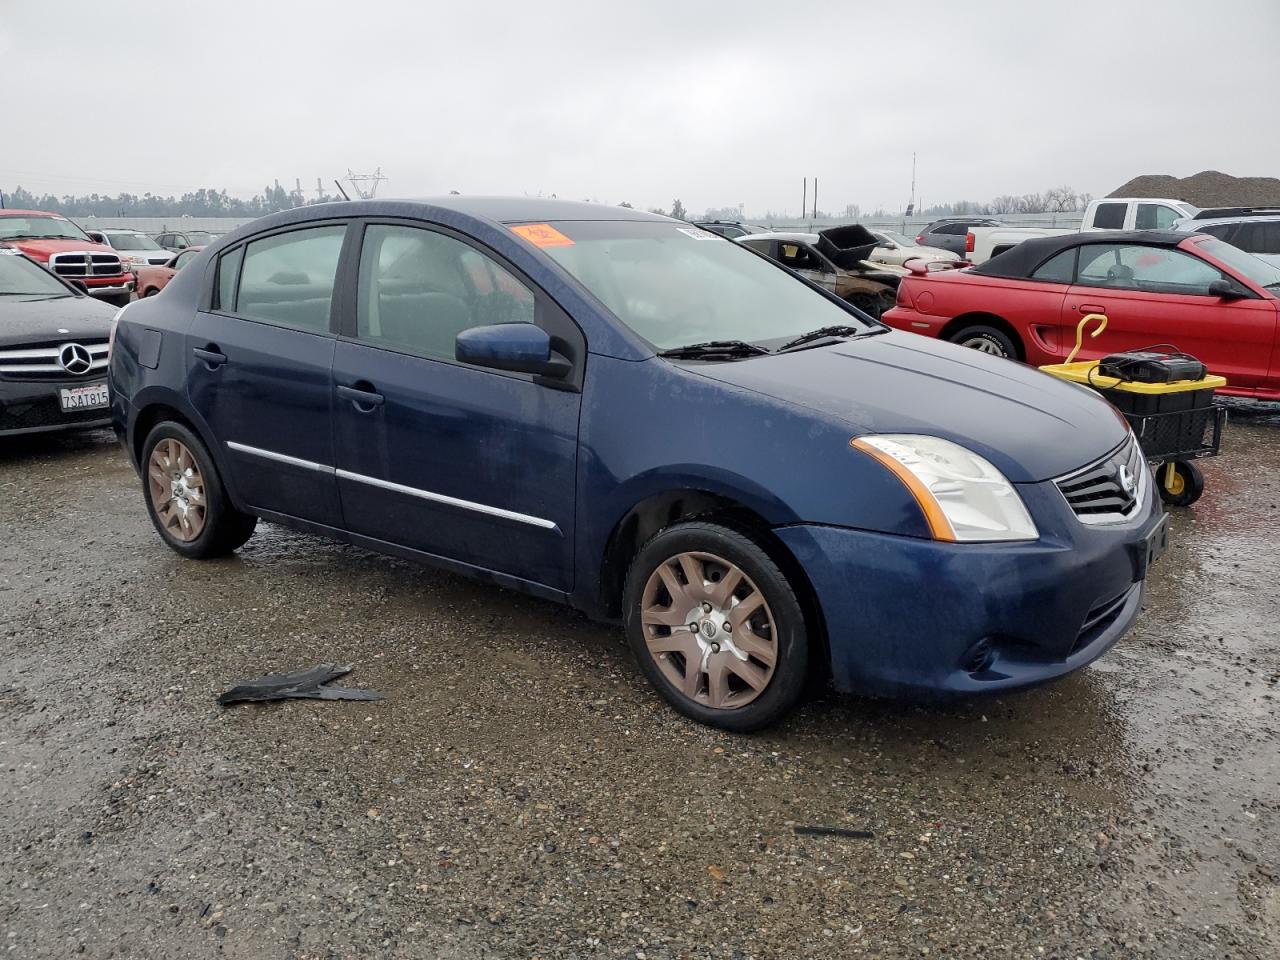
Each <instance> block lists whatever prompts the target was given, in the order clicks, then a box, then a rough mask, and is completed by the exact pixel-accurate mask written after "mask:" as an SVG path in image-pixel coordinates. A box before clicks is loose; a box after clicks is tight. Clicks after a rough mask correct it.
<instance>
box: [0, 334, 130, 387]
mask: <svg viewBox="0 0 1280 960" xmlns="http://www.w3.org/2000/svg"><path fill="white" fill-rule="evenodd" d="M72 344H76V345H78V346H81V347H84V349H85V350H86V351H88V353H89V367H88V369H87V370H80V369H79V367H80V366H82V365H83V364H79V363H75V362H74V361H73V363H72V369H74V370H76V371H77V372H74V373H73V372H72V371H71V370H69V369H68V368H67V367H66V366H65V365H63V363H62V360H61V358H62V357H63V355H64V352H65V349H66V348H67V347H69V346H71V345H72ZM77 353H78V351H77ZM106 368H107V341H105V340H90V341H64V342H62V343H56V344H48V345H46V346H42V347H18V348H14V349H12V350H0V379H3V378H5V377H8V378H11V379H17V380H68V379H73V378H77V379H78V378H88V377H92V376H94V375H95V374H101V373H102V371H103V370H105V369H106Z"/></svg>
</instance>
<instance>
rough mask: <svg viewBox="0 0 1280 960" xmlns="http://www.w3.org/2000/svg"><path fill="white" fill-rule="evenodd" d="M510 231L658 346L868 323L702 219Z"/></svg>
mask: <svg viewBox="0 0 1280 960" xmlns="http://www.w3.org/2000/svg"><path fill="white" fill-rule="evenodd" d="M512 229H513V230H514V231H515V232H517V233H519V234H520V235H521V236H524V237H525V238H526V239H528V240H529V241H530V242H532V243H533V244H534V245H535V246H540V247H542V248H543V249H544V250H545V252H546V253H547V254H548V255H549V256H551V258H552V259H554V260H555V261H556V262H557V263H559V264H560V265H561V266H563V267H564V268H565V269H566V270H568V271H569V273H571V274H573V276H574V277H576V278H577V279H578V280H579V281H580V282H581V283H582V285H583V286H585V287H586V288H587V289H588V290H590V291H591V292H592V293H593V294H595V296H596V297H597V298H598V299H599V300H600V301H601V302H602V303H604V305H605V306H607V307H608V308H609V309H610V310H612V311H613V312H614V314H616V315H617V317H618V319H619V320H621V321H622V322H623V323H625V324H626V325H627V326H628V327H630V328H631V329H632V330H634V331H635V332H636V333H637V334H639V335H640V336H641V337H643V338H644V339H645V340H647V341H648V342H649V343H651V344H653V345H654V347H656V348H657V349H659V350H669V349H671V348H673V347H679V346H686V345H688V344H696V343H705V342H708V341H724V340H741V341H746V342H748V343H760V342H768V341H774V340H778V341H783V340H789V339H791V338H793V337H796V336H799V335H800V334H802V333H805V332H807V331H810V330H814V329H816V328H819V327H825V326H834V325H855V326H866V324H865V323H863V321H861V320H859V319H858V317H857V315H856V314H853V313H852V312H849V311H846V310H844V309H842V308H841V307H840V305H839V304H837V303H833V302H832V301H830V300H828V299H827V298H826V297H824V296H823V295H822V294H820V293H818V292H817V291H815V290H813V289H812V288H810V287H809V286H808V285H806V284H805V283H804V282H803V281H802V280H799V279H797V278H796V277H795V276H793V275H792V274H790V273H789V272H787V271H786V270H785V269H782V268H781V267H779V266H777V265H776V264H774V263H773V262H772V261H770V260H768V259H766V258H764V257H762V256H759V255H757V254H754V253H752V252H751V251H750V250H747V249H745V248H744V247H743V246H742V245H741V244H738V243H734V242H732V241H725V240H723V239H721V238H720V237H717V236H715V235H714V234H711V233H708V232H706V231H705V230H702V229H700V228H698V227H694V226H687V225H685V226H682V225H680V224H676V223H662V222H644V221H639V222H637V221H601V220H580V221H572V222H570V221H559V222H556V223H554V224H529V225H522V226H516V227H513V228H512ZM867 329H873V328H872V327H869V326H868V327H867Z"/></svg>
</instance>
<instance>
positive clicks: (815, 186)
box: [813, 177, 818, 220]
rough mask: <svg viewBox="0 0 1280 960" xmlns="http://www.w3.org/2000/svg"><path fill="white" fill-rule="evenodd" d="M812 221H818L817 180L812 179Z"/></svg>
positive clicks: (815, 178)
mask: <svg viewBox="0 0 1280 960" xmlns="http://www.w3.org/2000/svg"><path fill="white" fill-rule="evenodd" d="M813 219H815V220H817V219H818V178H817V177H814V178H813Z"/></svg>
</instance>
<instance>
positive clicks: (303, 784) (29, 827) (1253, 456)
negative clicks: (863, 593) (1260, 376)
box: [0, 411, 1280, 960]
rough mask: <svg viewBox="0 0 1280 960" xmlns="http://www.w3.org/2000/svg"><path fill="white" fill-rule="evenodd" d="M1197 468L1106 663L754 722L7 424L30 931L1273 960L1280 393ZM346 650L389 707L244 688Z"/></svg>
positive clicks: (668, 953)
mask: <svg viewBox="0 0 1280 960" xmlns="http://www.w3.org/2000/svg"><path fill="white" fill-rule="evenodd" d="M1205 472H1206V475H1207V477H1208V493H1207V494H1206V496H1205V498H1204V500H1202V501H1201V502H1200V504H1198V505H1197V506H1196V507H1195V508H1193V509H1191V510H1186V511H1181V512H1179V513H1178V514H1177V515H1176V516H1175V517H1174V518H1173V538H1174V542H1173V546H1172V547H1171V550H1170V553H1169V554H1168V555H1167V556H1166V558H1165V559H1164V560H1163V562H1161V563H1160V564H1159V565H1158V566H1157V567H1156V568H1155V570H1154V572H1153V579H1152V583H1151V590H1150V592H1149V594H1148V605H1147V609H1146V611H1145V612H1144V614H1143V616H1142V618H1141V619H1140V621H1139V623H1138V626H1137V628H1136V629H1135V631H1134V632H1133V633H1132V635H1131V636H1129V637H1128V638H1127V639H1126V640H1125V641H1123V642H1122V644H1121V645H1120V646H1119V647H1117V648H1116V649H1115V650H1114V651H1112V652H1111V653H1110V654H1109V655H1108V656H1107V657H1105V658H1104V659H1103V660H1102V661H1100V662H1099V663H1097V664H1095V665H1094V666H1093V667H1091V668H1089V669H1087V670H1084V671H1081V672H1079V673H1077V674H1075V675H1073V676H1071V677H1069V678H1066V679H1065V680H1063V681H1061V682H1059V683H1057V684H1055V685H1053V686H1050V687H1047V688H1045V689H1041V690H1036V691H1032V692H1029V693H1025V694H1019V695H1015V696H1009V697H1005V698H1002V699H997V700H982V701H977V702H970V703H964V704H959V705H951V706H947V707H920V706H911V705H903V704H892V703H884V702H877V701H869V700H856V699H850V698H844V697H838V696H835V695H828V696H824V697H821V698H819V699H816V700H813V701H811V702H809V703H808V704H806V705H805V706H804V707H803V708H802V709H801V710H800V711H799V712H798V713H797V714H796V715H795V716H794V717H793V718H792V719H791V720H790V721H788V722H787V723H786V724H784V725H783V726H782V727H781V728H779V729H776V730H773V731H769V732H767V733H765V734H760V735H756V736H752V737H735V736H729V735H725V734H721V733H717V732H715V731H712V730H708V729H705V728H702V727H698V726H696V725H693V724H691V723H689V722H687V721H685V720H683V719H681V718H680V717H678V716H677V715H675V714H673V713H672V712H671V711H670V710H668V709H666V708H665V707H664V706H662V704H661V703H660V702H659V700H658V699H657V697H656V696H654V695H653V694H651V693H650V692H649V690H648V689H647V688H646V686H645V683H644V682H643V680H642V678H641V676H640V674H639V672H638V670H637V669H636V668H635V667H634V666H633V664H632V662H631V661H630V659H629V657H628V654H627V651H626V648H625V645H624V643H623V640H622V637H621V634H620V633H619V632H618V631H617V630H615V629H612V628H606V627H602V626H599V625H596V624H592V623H590V622H587V621H586V620H584V619H582V618H581V617H579V616H578V615H576V614H574V613H572V612H570V611H567V610H565V609H562V608H559V607H556V606H553V605H550V604H547V603H543V602H540V601H537V600H533V599H529V598H526V597H522V596H518V595H515V594H512V593H507V592H504V591H501V590H498V589H495V588H492V587H486V586H482V585H478V584H474V583H471V582H468V581H465V580H462V579H458V578H455V577H452V576H448V575H443V574H439V573H436V572H433V571H430V570H426V569H423V568H419V567H415V566H412V565H409V564H406V563H402V562H399V561H396V560H389V559H386V558H383V557H379V556H374V555H372V554H369V553H366V552H364V551H361V550H357V549H354V548H350V547H345V546H340V545H335V544H332V543H328V542H325V541H321V540H317V539H314V538H311V537H307V536H302V535H299V534H295V533H292V532H289V531H286V530H283V529H280V528H277V527H270V526H263V527H260V528H259V532H258V534H257V535H256V536H255V537H254V539H253V540H251V541H250V542H249V544H248V545H247V546H246V547H245V548H244V549H243V550H241V551H240V552H239V553H238V554H237V555H235V556H234V557H231V558H228V559H225V560H220V561H216V562H208V563H198V562H192V561H184V560H182V559H181V558H179V557H178V556H177V555H175V554H173V553H171V552H170V551H169V550H167V549H165V548H164V547H163V546H162V545H161V543H160V541H159V539H158V538H157V537H156V535H155V534H154V532H153V531H152V530H151V528H150V527H149V525H148V522H147V519H146V515H145V513H144V510H143V507H142V501H141V494H140V484H139V483H138V481H137V480H136V479H135V477H134V475H133V473H132V471H131V469H130V468H129V466H128V463H127V462H126V459H125V457H124V455H123V454H122V453H121V452H120V451H119V450H118V448H117V447H115V445H114V444H113V442H112V440H111V438H110V437H109V436H107V435H104V434H101V433H98V434H86V435H82V436H79V437H68V438H60V439H45V440H40V441H30V442H23V443H20V444H15V443H13V442H12V441H9V442H7V443H6V446H5V447H3V448H0V654H2V655H3V665H4V666H3V672H2V673H0V771H3V775H0V803H2V804H3V811H4V816H3V818H0V951H7V954H6V955H8V956H14V957H66V956H70V955H83V956H89V957H128V958H142V957H145V958H199V957H212V956H224V957H246V958H247V957H287V958H297V960H302V958H331V957H335V958H336V957H365V956H371V957H397V958H399V957H409V958H413V957H430V958H436V957H459V958H473V957H474V958H479V957H489V958H506V957H542V958H553V957H556V958H587V957H633V958H654V960H657V958H675V957H699V958H703V957H705V958H711V957H714V958H721V957H724V958H772V957H788V958H790V957H822V958H824V960H829V958H832V957H859V956H866V957H925V956H928V957H969V956H984V957H1033V958H1040V957H1048V958H1054V957H1058V958H1067V960H1071V958H1076V957H1088V958H1097V957H1126V958H1128V957H1153V958H1155V957H1158V958H1177V960H1194V958H1202V957H1204V958H1207V957H1233V958H1275V957H1276V956H1278V955H1280V790H1278V786H1280V750H1278V748H1280V736H1278V733H1280V721H1278V720H1277V706H1280V699H1278V698H1280V598H1278V596H1277V592H1276V589H1275V584H1276V582H1277V579H1278V578H1280V551H1278V550H1277V546H1278V545H1280V415H1275V414H1268V413H1265V412H1264V413H1263V414H1261V415H1258V414H1251V413H1249V412H1247V411H1246V412H1243V413H1242V414H1240V415H1239V416H1237V417H1236V418H1235V419H1234V420H1233V422H1232V424H1231V425H1230V427H1229V431H1228V435H1227V439H1226V443H1225V446H1224V455H1223V457H1221V458H1220V459H1218V460H1216V461H1208V462H1206V464H1205ZM328 660H339V661H350V662H352V663H354V664H356V669H355V672H354V673H353V674H351V676H349V677H348V678H347V681H346V682H349V683H350V684H352V685H359V686H369V687H373V688H376V689H378V690H381V691H383V692H384V693H386V694H387V699H386V700H385V701H382V702H376V703H346V702H307V701H300V702H293V703H280V704H267V705H251V706H241V707H235V708H231V709H222V708H220V707H218V706H217V705H216V704H215V703H214V697H215V696H216V694H217V693H219V692H220V691H221V690H223V689H226V688H227V687H229V686H231V685H232V684H233V683H235V682H237V681H240V680H244V679H249V678H252V677H255V676H258V675H260V674H262V673H265V672H268V671H275V670H288V669H294V668H298V667H304V666H310V665H311V664H314V663H318V662H323V661H328ZM813 825H820V826H834V827H841V828H846V829H849V830H856V831H865V832H866V833H864V834H860V835H856V836H810V835H804V834H803V833H798V832H797V827H800V828H803V827H805V826H813Z"/></svg>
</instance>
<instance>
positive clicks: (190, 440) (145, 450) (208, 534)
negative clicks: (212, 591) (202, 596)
mask: <svg viewBox="0 0 1280 960" xmlns="http://www.w3.org/2000/svg"><path fill="white" fill-rule="evenodd" d="M165 440H176V441H178V442H179V443H180V444H182V446H184V447H185V448H186V449H187V450H188V451H190V454H191V457H192V458H193V459H194V461H195V463H196V466H197V467H198V469H199V474H200V477H201V478H202V479H203V484H204V486H203V492H204V511H205V512H204V516H203V520H202V522H203V528H202V529H201V530H200V532H199V535H198V536H196V537H194V538H193V539H191V540H183V539H181V538H180V537H178V536H175V535H174V533H173V532H171V530H170V529H168V527H167V526H166V524H165V523H164V522H162V520H161V519H160V516H159V514H158V512H157V506H156V503H155V502H154V498H153V496H152V488H151V479H150V476H149V466H150V464H151V457H152V454H153V453H154V452H155V449H156V447H157V446H158V445H159V444H160V443H161V442H162V441H165ZM142 498H143V500H144V501H145V502H146V504H147V514H148V515H149V516H150V517H151V522H152V524H154V525H155V528H156V532H157V533H159V534H160V539H162V540H163V541H164V542H165V543H166V544H167V545H168V546H169V547H170V548H171V549H173V550H174V551H176V552H177V553H180V554H182V555H183V556H184V557H191V558H193V559H196V560H206V559H209V558H211V557H221V556H225V555H226V554H228V553H231V552H232V551H234V550H236V549H238V548H239V547H241V546H243V545H244V543H245V541H247V540H248V539H249V538H250V537H251V536H253V531H254V528H255V527H256V526H257V524H258V518H257V517H255V516H252V515H251V514H247V513H241V512H240V511H239V510H237V509H236V508H235V507H234V506H232V505H231V501H230V500H229V499H228V498H227V494H226V491H225V489H224V488H223V486H222V478H221V477H220V476H219V475H218V469H217V467H216V466H215V465H214V462H213V458H212V457H210V456H209V451H208V450H207V449H206V448H205V445H204V444H203V443H202V442H201V440H200V438H199V437H197V436H196V435H195V434H194V433H193V432H192V431H191V430H190V429H189V428H187V427H186V426H184V425H183V424H181V423H176V422H174V421H164V422H163V423H159V424H157V425H156V426H155V427H153V428H152V430H151V432H150V433H149V434H147V439H146V440H145V441H144V442H143V444H142Z"/></svg>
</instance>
